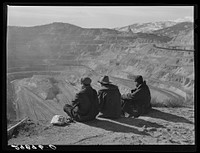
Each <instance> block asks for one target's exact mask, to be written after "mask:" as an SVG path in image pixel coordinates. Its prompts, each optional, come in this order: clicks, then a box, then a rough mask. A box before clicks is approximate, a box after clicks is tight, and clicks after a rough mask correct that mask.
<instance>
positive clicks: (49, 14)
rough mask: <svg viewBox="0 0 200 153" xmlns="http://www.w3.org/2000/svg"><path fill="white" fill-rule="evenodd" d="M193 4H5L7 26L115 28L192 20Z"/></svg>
mask: <svg viewBox="0 0 200 153" xmlns="http://www.w3.org/2000/svg"><path fill="white" fill-rule="evenodd" d="M193 15H194V7H193V6H8V16H7V21H8V25H9V26H13V25H15V26H35V25H44V24H49V23H52V22H64V23H70V24H74V25H77V26H80V27H83V28H116V27H122V26H127V25H130V24H134V23H145V22H155V21H166V20H176V19H183V18H185V19H189V18H190V19H193Z"/></svg>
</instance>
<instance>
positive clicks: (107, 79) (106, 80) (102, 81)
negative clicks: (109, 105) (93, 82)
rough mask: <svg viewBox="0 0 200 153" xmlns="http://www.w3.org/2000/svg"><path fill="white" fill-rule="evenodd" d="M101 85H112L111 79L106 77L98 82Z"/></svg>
mask: <svg viewBox="0 0 200 153" xmlns="http://www.w3.org/2000/svg"><path fill="white" fill-rule="evenodd" d="M98 82H99V83H101V84H110V83H111V82H110V81H109V77H108V76H107V75H106V76H104V77H102V78H101V80H100V81H98Z"/></svg>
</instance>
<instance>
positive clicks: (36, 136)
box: [8, 108, 195, 145]
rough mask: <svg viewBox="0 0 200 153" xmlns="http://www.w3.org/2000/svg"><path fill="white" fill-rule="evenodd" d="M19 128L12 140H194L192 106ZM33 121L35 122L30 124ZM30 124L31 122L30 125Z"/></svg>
mask: <svg viewBox="0 0 200 153" xmlns="http://www.w3.org/2000/svg"><path fill="white" fill-rule="evenodd" d="M31 125H32V128H29V131H28V132H27V131H26V130H25V128H24V130H21V131H20V133H19V135H18V136H17V137H16V138H11V139H10V140H9V141H8V145H11V144H16V145H20V144H32V145H39V144H41V145H49V144H53V145H110V144H111V145H115V144H116V145H123V144H125V145H128V144H133V145H137V144H145V145H148V144H175V145H180V144H187V145H188V144H189V145H190V144H194V143H195V140H194V138H195V132H194V131H195V130H194V109H193V108H154V109H153V110H152V111H151V112H150V114H149V115H147V116H140V117H139V118H136V119H134V118H119V119H116V120H110V119H103V118H97V119H96V120H94V121H90V122H87V123H79V122H76V123H70V124H69V125H66V126H52V125H50V124H49V123H46V124H37V125H35V124H31ZM33 125H34V126H33ZM29 126H30V125H29Z"/></svg>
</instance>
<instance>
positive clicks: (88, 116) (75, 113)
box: [63, 77, 99, 122]
mask: <svg viewBox="0 0 200 153" xmlns="http://www.w3.org/2000/svg"><path fill="white" fill-rule="evenodd" d="M91 82H92V80H91V79H90V78H89V77H85V78H81V85H82V88H81V91H80V92H78V93H77V94H76V96H75V98H74V100H73V101H72V105H68V104H66V105H65V106H64V108H63V110H64V111H65V112H66V113H67V114H68V115H69V116H70V117H71V118H73V119H74V120H76V121H79V122H85V121H90V120H93V119H95V117H96V115H97V114H98V113H99V102H98V97H97V92H96V90H95V89H93V88H92V87H91V85H90V84H91Z"/></svg>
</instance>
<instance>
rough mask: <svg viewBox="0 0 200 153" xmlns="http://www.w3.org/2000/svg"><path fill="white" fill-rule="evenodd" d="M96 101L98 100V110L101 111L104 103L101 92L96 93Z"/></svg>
mask: <svg viewBox="0 0 200 153" xmlns="http://www.w3.org/2000/svg"><path fill="white" fill-rule="evenodd" d="M98 100H99V110H101V109H102V108H103V105H104V101H105V99H104V93H103V91H101V90H99V91H98Z"/></svg>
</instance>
